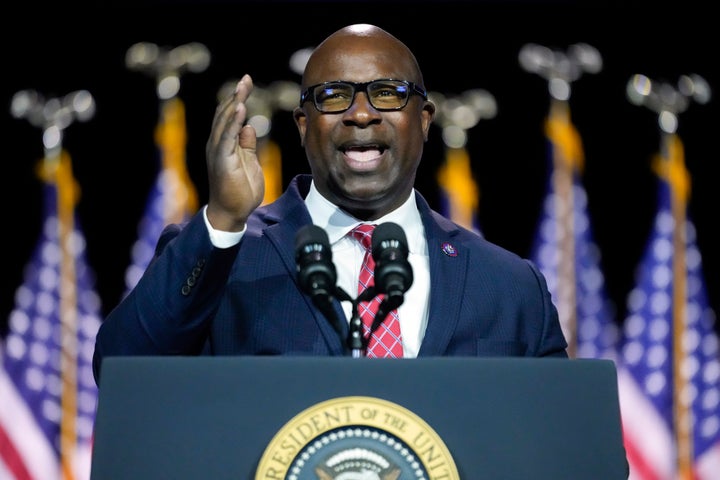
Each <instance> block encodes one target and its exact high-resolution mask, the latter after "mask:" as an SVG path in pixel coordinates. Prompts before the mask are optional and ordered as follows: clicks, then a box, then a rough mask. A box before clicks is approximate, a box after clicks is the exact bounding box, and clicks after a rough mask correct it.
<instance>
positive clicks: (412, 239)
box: [305, 181, 426, 253]
mask: <svg viewBox="0 0 720 480" xmlns="http://www.w3.org/2000/svg"><path fill="white" fill-rule="evenodd" d="M305 205H306V206H307V209H308V211H309V212H310V217H311V218H312V221H313V224H315V225H317V226H319V227H322V228H323V229H324V230H325V231H326V232H327V234H328V239H329V240H330V244H334V243H336V242H338V241H339V240H340V239H342V238H343V237H344V236H345V235H347V233H348V232H349V231H350V230H352V229H353V228H354V227H355V226H357V225H359V224H361V223H363V222H362V221H360V220H358V219H357V218H355V217H353V216H352V215H349V214H348V213H347V212H345V211H344V210H341V209H340V208H338V207H337V205H335V204H333V203H331V202H330V201H329V200H328V199H326V198H325V197H323V196H322V195H321V194H320V192H318V190H317V188H316V187H315V182H314V181H313V182H312V183H311V184H310V192H309V193H308V195H307V197H306V198H305ZM385 222H394V223H397V224H398V225H400V226H401V227H402V228H403V230H404V231H405V235H406V236H407V240H408V250H410V252H412V253H422V252H424V251H425V250H426V246H425V235H424V229H423V225H422V220H421V219H420V212H418V209H417V203H416V202H415V195H414V190H413V191H412V192H411V193H410V195H409V196H408V198H407V200H405V202H404V203H403V204H402V205H400V207H398V208H397V209H395V210H393V211H392V212H390V213H388V214H387V215H385V216H383V217H381V218H378V219H377V220H375V221H374V222H373V223H374V224H376V225H380V224H381V223H385Z"/></svg>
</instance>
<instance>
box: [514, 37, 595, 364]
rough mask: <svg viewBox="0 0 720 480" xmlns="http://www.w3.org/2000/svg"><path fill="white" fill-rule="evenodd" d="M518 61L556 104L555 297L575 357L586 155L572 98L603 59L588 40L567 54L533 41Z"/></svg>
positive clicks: (552, 135) (550, 122)
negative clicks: (578, 214) (580, 189)
mask: <svg viewBox="0 0 720 480" xmlns="http://www.w3.org/2000/svg"><path fill="white" fill-rule="evenodd" d="M518 60H519V62H520V65H521V66H522V67H523V69H525V70H526V71H528V72H531V73H536V74H538V75H540V76H541V77H543V78H545V79H546V80H547V82H548V91H549V93H550V107H549V113H548V115H547V118H546V121H545V135H546V137H547V138H548V140H549V141H550V142H551V143H552V146H553V148H552V166H551V172H550V182H551V188H552V190H553V192H554V197H553V198H554V199H555V200H554V203H553V208H554V218H555V219H556V222H555V224H554V227H555V238H556V239H557V247H558V250H559V252H558V258H557V265H556V269H557V272H556V275H555V276H556V277H557V282H556V286H555V288H554V294H553V297H554V299H555V303H556V307H557V309H558V315H559V317H560V324H561V326H562V329H563V333H564V334H565V338H566V340H567V343H568V348H567V352H568V355H569V356H570V357H575V356H576V355H577V349H578V335H577V328H578V327H577V323H578V318H577V317H578V312H577V308H578V298H577V297H578V292H577V278H576V277H577V273H576V265H577V262H576V258H577V252H576V245H575V238H576V232H575V210H576V209H575V198H574V188H573V186H574V183H575V177H576V176H579V175H581V173H582V170H583V167H584V162H585V157H584V153H583V147H582V140H581V138H580V134H579V133H578V132H577V130H576V129H575V127H574V126H573V124H572V121H571V118H570V117H571V115H570V105H569V100H570V93H571V84H572V82H574V81H576V80H577V79H579V78H580V77H581V76H582V74H583V73H585V72H588V73H598V72H599V71H600V70H601V69H602V57H601V55H600V53H599V52H598V51H597V49H595V48H594V47H592V46H590V45H588V44H584V43H577V44H573V45H570V47H569V48H568V49H567V51H566V52H563V51H560V50H552V49H550V48H548V47H545V46H542V45H537V44H534V43H528V44H526V45H524V46H523V47H522V48H521V49H520V53H519V55H518Z"/></svg>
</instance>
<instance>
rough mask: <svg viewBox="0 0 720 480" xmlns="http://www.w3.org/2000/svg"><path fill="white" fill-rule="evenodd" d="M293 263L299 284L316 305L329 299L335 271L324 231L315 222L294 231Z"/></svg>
mask: <svg viewBox="0 0 720 480" xmlns="http://www.w3.org/2000/svg"><path fill="white" fill-rule="evenodd" d="M295 262H296V264H297V276H298V282H299V283H300V287H301V288H302V289H303V291H304V292H305V293H307V294H308V295H310V296H311V297H312V299H313V302H315V304H316V305H317V306H318V307H320V308H327V307H328V306H329V305H330V303H331V302H332V299H333V296H334V294H335V284H336V282H337V271H336V270H335V264H334V263H333V261H332V250H331V248H330V240H329V239H328V236H327V232H325V230H323V229H322V228H320V227H318V226H317V225H312V224H311V225H305V226H304V227H302V228H301V229H300V230H298V232H297V233H296V234H295Z"/></svg>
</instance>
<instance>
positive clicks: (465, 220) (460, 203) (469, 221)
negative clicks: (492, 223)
mask: <svg viewBox="0 0 720 480" xmlns="http://www.w3.org/2000/svg"><path fill="white" fill-rule="evenodd" d="M437 182H438V185H439V186H440V208H441V211H442V213H443V215H445V216H446V217H448V218H450V219H451V220H453V221H454V222H455V223H457V224H459V225H462V226H463V227H465V228H468V229H470V230H473V231H475V232H477V233H478V234H480V233H481V230H480V223H479V220H478V205H479V203H480V188H479V187H478V186H477V183H476V182H475V180H474V178H473V173H472V169H471V168H470V155H469V154H468V152H467V150H466V149H465V148H455V147H447V149H446V154H445V163H444V164H443V165H442V166H441V167H440V169H439V170H438V172H437Z"/></svg>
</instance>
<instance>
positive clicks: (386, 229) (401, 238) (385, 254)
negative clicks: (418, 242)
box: [372, 222, 413, 312]
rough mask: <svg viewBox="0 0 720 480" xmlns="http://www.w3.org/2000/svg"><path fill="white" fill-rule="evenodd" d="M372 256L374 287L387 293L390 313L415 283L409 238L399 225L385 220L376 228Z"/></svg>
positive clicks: (385, 303)
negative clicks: (409, 254)
mask: <svg viewBox="0 0 720 480" xmlns="http://www.w3.org/2000/svg"><path fill="white" fill-rule="evenodd" d="M372 256H373V259H374V260H375V290H376V292H377V293H384V294H385V298H384V300H383V302H382V303H383V306H385V307H387V311H388V312H389V311H390V310H393V309H395V308H397V307H399V306H400V305H401V304H402V303H403V300H404V293H405V292H406V291H407V290H408V289H409V288H410V286H411V285H412V283H413V272H412V267H411V266H410V262H408V260H407V257H408V245H407V237H406V236H405V231H403V229H402V227H400V225H398V224H397V223H393V222H386V223H381V224H380V225H378V226H377V227H375V230H374V231H373V236H372Z"/></svg>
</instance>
